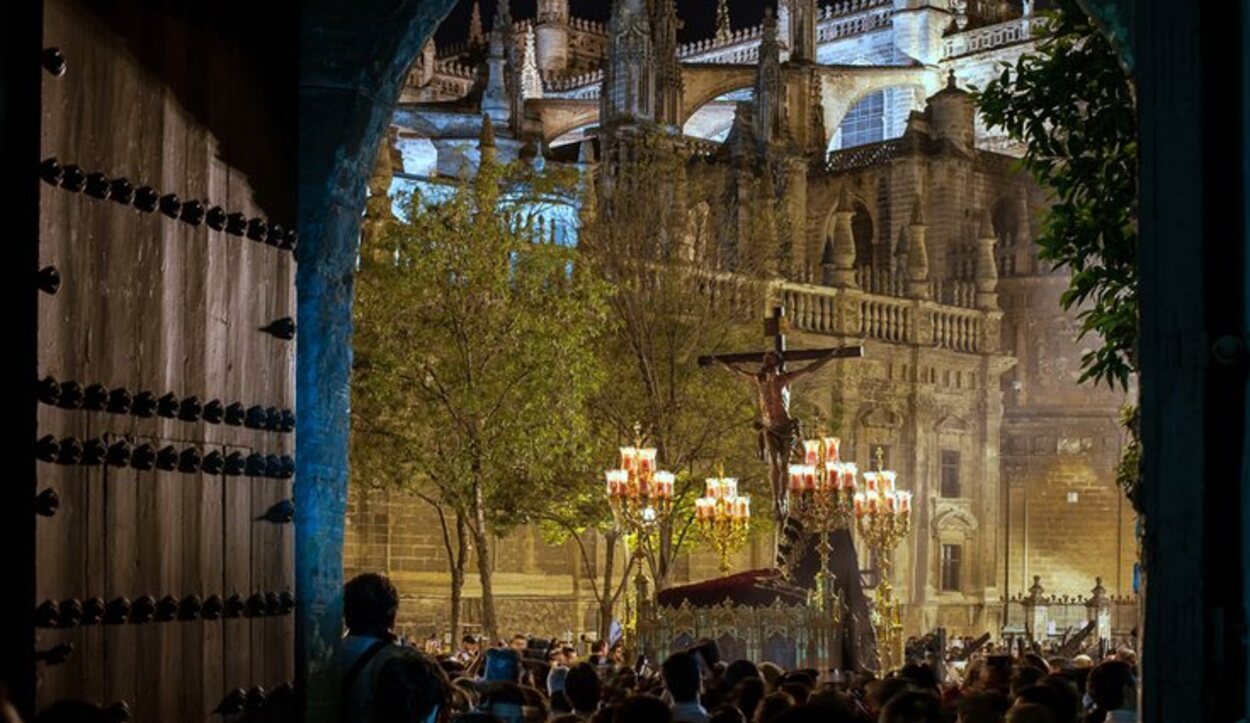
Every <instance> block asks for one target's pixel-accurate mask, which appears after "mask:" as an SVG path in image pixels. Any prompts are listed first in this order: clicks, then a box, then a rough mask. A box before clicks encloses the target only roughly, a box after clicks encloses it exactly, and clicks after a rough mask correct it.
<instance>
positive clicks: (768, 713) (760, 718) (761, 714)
mask: <svg viewBox="0 0 1250 723" xmlns="http://www.w3.org/2000/svg"><path fill="white" fill-rule="evenodd" d="M793 707H794V698H793V697H791V696H790V694H789V693H786V692H785V691H781V690H779V691H777V692H776V693H769V694H768V695H766V696H764V700H761V701H760V704H759V705H758V706H756V708H755V715H754V717H752V719H751V720H752V723H772V722H773V721H774V720H775V719H776V718H777V716H779V715H781V714H782V713H785V712H786V711H788V710H790V709H791V708H793Z"/></svg>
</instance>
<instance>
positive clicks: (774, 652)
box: [638, 598, 845, 670]
mask: <svg viewBox="0 0 1250 723" xmlns="http://www.w3.org/2000/svg"><path fill="white" fill-rule="evenodd" d="M820 607H821V606H819V605H814V604H806V603H798V604H794V603H788V602H785V601H783V600H781V599H780V598H778V599H777V600H775V601H774V602H773V603H772V604H771V605H766V606H753V605H737V604H734V603H732V602H730V601H728V600H726V601H725V602H723V603H721V604H720V605H712V606H696V605H691V604H690V603H689V602H684V603H682V605H681V606H679V607H670V606H666V605H654V604H647V605H644V606H643V607H642V609H640V610H639V613H640V615H639V616H638V644H639V646H640V648H641V650H642V652H643V653H644V654H645V655H647V657H648V658H650V659H651V660H653V661H656V662H657V663H658V662H660V661H663V660H664V659H665V658H666V657H668V656H669V655H670V654H671V653H673V652H676V651H678V650H685V649H686V648H689V647H690V646H692V645H694V644H695V643H696V642H698V641H700V640H703V639H710V640H714V641H716V644H717V646H718V647H719V648H720V654H721V659H722V660H726V661H733V660H739V659H746V660H752V661H758V662H762V661H768V662H772V663H776V664H777V665H780V666H782V667H783V668H786V669H796V668H814V669H817V670H829V669H833V668H839V669H841V668H843V667H845V664H844V660H843V652H842V651H843V649H844V641H843V639H842V635H843V630H844V628H843V626H842V606H841V604H840V601H838V604H836V605H835V606H833V611H832V613H827V612H825V611H823V610H821V609H820Z"/></svg>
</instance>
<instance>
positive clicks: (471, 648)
mask: <svg viewBox="0 0 1250 723" xmlns="http://www.w3.org/2000/svg"><path fill="white" fill-rule="evenodd" d="M460 647H461V648H463V649H464V650H466V651H468V652H470V653H476V652H477V638H475V637H473V636H472V635H466V636H464V637H463V638H460Z"/></svg>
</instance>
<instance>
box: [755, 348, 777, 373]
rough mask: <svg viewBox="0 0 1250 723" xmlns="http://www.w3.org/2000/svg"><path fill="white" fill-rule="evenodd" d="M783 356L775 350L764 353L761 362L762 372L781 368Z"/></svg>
mask: <svg viewBox="0 0 1250 723" xmlns="http://www.w3.org/2000/svg"><path fill="white" fill-rule="evenodd" d="M780 368H781V356H780V355H779V354H777V352H775V351H770V352H767V353H765V354H764V358H763V360H762V362H761V364H760V373H767V372H775V371H780V370H781V369H780Z"/></svg>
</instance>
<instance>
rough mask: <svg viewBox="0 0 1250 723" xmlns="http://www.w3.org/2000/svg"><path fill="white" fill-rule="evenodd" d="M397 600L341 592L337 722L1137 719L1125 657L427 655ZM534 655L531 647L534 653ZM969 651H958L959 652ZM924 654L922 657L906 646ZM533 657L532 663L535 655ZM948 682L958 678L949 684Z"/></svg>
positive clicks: (1011, 722)
mask: <svg viewBox="0 0 1250 723" xmlns="http://www.w3.org/2000/svg"><path fill="white" fill-rule="evenodd" d="M398 603H399V599H398V594H397V593H396V591H395V588H394V587H393V586H392V585H391V583H390V582H389V581H388V580H387V579H386V578H385V577H384V576H381V575H376V574H366V575H361V576H359V577H357V578H355V579H353V580H352V581H351V582H349V583H348V585H347V587H346V595H345V608H344V609H345V617H346V624H347V628H348V634H347V636H346V637H345V638H344V640H343V646H342V650H341V659H340V664H341V666H342V670H343V671H344V673H343V686H344V688H343V690H344V720H345V721H359V722H360V723H401V722H402V723H548V722H549V723H809V722H810V723H818V722H819V723H873V722H878V723H1111V722H1113V721H1133V720H1136V718H1137V714H1136V701H1137V673H1136V660H1135V656H1134V654H1133V653H1132V652H1131V651H1129V650H1123V649H1121V650H1117V651H1115V652H1110V653H1108V654H1106V655H1105V656H1101V659H1099V660H1097V661H1095V660H1094V659H1092V658H1091V657H1089V656H1086V655H1078V656H1074V657H1072V658H1071V659H1069V658H1066V657H1059V656H1054V657H1050V658H1049V659H1048V658H1046V657H1043V656H1042V655H1039V654H1037V653H1035V652H1028V653H1024V654H1017V655H1012V654H1010V653H1006V654H995V653H989V652H986V651H984V650H982V651H980V652H978V653H976V654H973V655H971V656H968V659H967V661H966V664H961V665H960V666H959V671H958V675H957V676H956V675H952V674H951V671H950V670H948V669H947V666H945V665H944V664H942V663H941V662H940V659H939V660H938V661H935V660H933V659H932V658H930V659H929V660H928V661H925V660H924V658H923V656H910V657H911V662H909V663H908V664H907V665H905V666H904V667H902V668H901V669H900V670H897V671H893V672H891V673H889V674H887V675H885V676H883V677H876V676H873V675H869V674H864V673H850V674H845V675H844V674H840V673H838V672H836V671H819V670H783V669H782V668H781V667H779V666H777V665H775V664H773V663H770V662H753V661H748V660H723V659H722V658H721V655H720V651H719V648H718V646H717V645H716V643H715V642H714V641H710V640H704V641H700V642H699V643H698V644H696V645H694V646H692V647H691V648H689V649H688V650H682V651H678V652H675V653H673V654H671V655H670V656H668V658H667V659H665V660H664V661H663V662H662V663H661V664H659V665H658V666H657V665H653V664H651V663H650V662H649V661H646V660H645V658H639V659H638V660H636V661H634V662H633V663H627V662H626V661H625V660H624V659H623V657H622V651H621V648H620V647H619V646H611V647H609V646H607V645H606V644H604V643H599V644H597V645H596V646H594V647H592V648H591V650H590V655H589V656H588V657H587V659H586V660H581V659H579V655H578V652H577V650H576V648H575V647H574V646H572V645H568V644H556V643H552V642H551V641H535V640H533V639H531V638H529V637H527V636H525V635H516V636H513V637H512V638H511V639H510V640H509V641H497V642H496V643H494V644H492V645H490V646H481V645H479V643H478V641H477V640H475V639H474V638H472V637H471V636H468V637H466V638H464V640H463V641H462V644H461V646H460V648H459V650H458V651H457V652H456V653H455V654H451V655H442V656H438V657H435V656H432V655H430V654H427V653H425V652H423V651H420V650H418V649H416V648H415V647H412V646H407V645H402V644H398V641H397V639H396V638H395V636H394V635H393V634H392V633H391V629H392V628H393V627H394V622H395V615H396V612H397V610H398ZM536 642H537V643H538V644H537V645H536ZM970 643H971V641H963V640H961V641H960V645H966V644H970ZM912 647H914V648H916V649H919V650H923V649H925V647H926V646H925V645H920V646H912ZM536 651H538V652H537V653H536ZM953 678H957V680H954V679H953Z"/></svg>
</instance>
